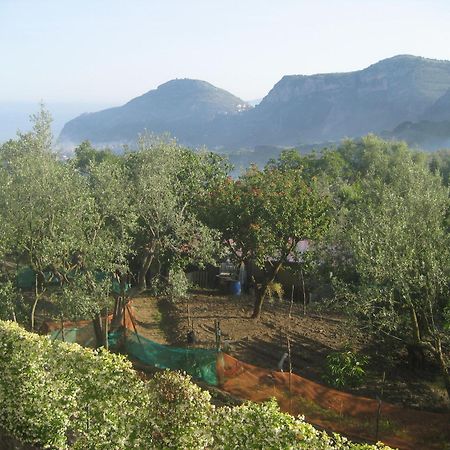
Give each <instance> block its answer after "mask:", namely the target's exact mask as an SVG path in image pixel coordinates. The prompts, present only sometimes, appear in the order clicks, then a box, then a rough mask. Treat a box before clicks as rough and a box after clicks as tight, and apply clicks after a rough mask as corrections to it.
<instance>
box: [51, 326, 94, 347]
mask: <svg viewBox="0 0 450 450" xmlns="http://www.w3.org/2000/svg"><path fill="white" fill-rule="evenodd" d="M63 336H64V339H63ZM50 339H51V340H58V341H62V340H64V342H71V343H76V344H80V345H82V346H83V347H92V348H95V346H96V339H95V333H94V328H93V326H92V324H88V325H85V326H83V327H76V328H64V335H63V331H62V329H58V330H54V331H52V332H51V333H50Z"/></svg>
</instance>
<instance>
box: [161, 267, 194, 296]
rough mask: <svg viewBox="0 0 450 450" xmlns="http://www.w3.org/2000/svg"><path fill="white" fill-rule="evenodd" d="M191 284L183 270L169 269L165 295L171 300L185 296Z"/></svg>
mask: <svg viewBox="0 0 450 450" xmlns="http://www.w3.org/2000/svg"><path fill="white" fill-rule="evenodd" d="M190 287H191V284H190V283H189V280H188V279H187V277H186V274H185V273H184V270H180V269H178V270H177V269H175V268H174V269H171V270H170V271H169V280H168V283H167V287H166V295H167V297H169V299H170V300H171V301H173V302H176V301H178V300H182V299H184V298H187V296H188V292H189V289H190Z"/></svg>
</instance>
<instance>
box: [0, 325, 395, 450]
mask: <svg viewBox="0 0 450 450" xmlns="http://www.w3.org/2000/svg"><path fill="white" fill-rule="evenodd" d="M0 428H2V429H3V430H5V431H6V432H7V433H8V434H10V435H11V436H13V437H15V438H17V439H19V440H20V441H22V442H24V443H29V444H34V445H38V446H40V447H42V448H52V449H69V448H70V449H141V450H144V449H224V450H228V449H230V450H231V449H239V448H246V449H261V448H264V449H315V450H334V449H339V450H341V449H342V450H343V449H349V450H350V449H352V450H353V449H354V450H371V449H385V450H387V449H388V447H385V446H383V445H382V444H377V445H376V446H372V445H368V444H355V443H351V442H349V441H348V440H346V439H345V438H343V437H341V436H339V435H333V436H330V435H327V434H326V433H324V432H320V431H318V430H316V429H315V428H314V427H313V426H312V425H310V424H307V423H305V422H304V421H303V419H302V418H300V417H299V418H294V417H292V416H290V415H288V414H284V413H282V412H280V410H279V408H278V406H277V405H276V403H275V402H274V401H271V402H267V403H263V404H255V403H247V404H244V405H240V406H236V407H220V408H219V407H217V408H216V407H215V406H214V405H212V404H211V402H210V395H209V393H208V392H206V391H202V390H201V389H200V388H199V387H198V386H197V385H195V384H194V383H192V382H191V381H190V378H189V377H187V376H185V375H183V374H180V373H177V372H169V371H166V372H161V373H159V374H158V375H156V376H155V377H154V378H152V379H150V380H148V381H145V380H143V379H141V378H139V376H138V374H137V373H136V372H135V371H134V370H133V368H132V366H131V363H130V362H129V361H127V360H126V359H125V358H124V357H123V356H121V355H117V354H113V353H110V352H107V351H92V350H89V349H85V348H82V347H80V346H79V345H77V344H68V343H63V342H59V341H54V342H53V341H50V339H49V338H48V337H46V336H39V335H36V334H32V333H29V332H27V331H25V330H24V329H22V328H21V327H19V326H18V325H17V324H15V323H12V322H3V321H0Z"/></svg>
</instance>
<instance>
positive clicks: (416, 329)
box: [409, 304, 421, 345]
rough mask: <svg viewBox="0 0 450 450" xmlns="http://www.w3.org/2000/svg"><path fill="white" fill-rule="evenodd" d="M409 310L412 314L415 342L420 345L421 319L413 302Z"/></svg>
mask: <svg viewBox="0 0 450 450" xmlns="http://www.w3.org/2000/svg"><path fill="white" fill-rule="evenodd" d="M409 311H410V315H411V326H412V329H411V331H412V335H413V342H414V344H416V345H420V343H421V337H420V328H419V321H418V320H417V314H416V310H415V308H414V306H413V305H412V304H410V307H409Z"/></svg>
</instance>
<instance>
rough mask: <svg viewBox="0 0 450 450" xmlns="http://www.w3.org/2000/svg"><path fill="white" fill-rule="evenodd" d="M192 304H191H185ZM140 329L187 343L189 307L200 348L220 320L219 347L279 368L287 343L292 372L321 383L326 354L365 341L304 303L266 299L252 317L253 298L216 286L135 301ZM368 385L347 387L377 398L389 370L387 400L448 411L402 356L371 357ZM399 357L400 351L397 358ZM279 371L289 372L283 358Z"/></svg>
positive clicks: (442, 397) (360, 346)
mask: <svg viewBox="0 0 450 450" xmlns="http://www.w3.org/2000/svg"><path fill="white" fill-rule="evenodd" d="M188 305H189V307H188ZM133 306H134V308H135V315H136V319H137V327H138V331H139V333H142V335H144V336H145V337H147V338H148V339H152V340H154V341H156V342H159V343H162V344H172V345H178V346H186V344H187V341H186V336H187V333H188V331H189V329H190V326H189V325H188V309H189V315H190V320H191V321H192V323H193V328H194V331H195V334H196V338H197V346H198V347H203V348H205V347H211V348H213V347H214V346H215V332H214V322H215V320H218V321H219V322H220V328H221V331H222V346H223V349H224V350H225V351H226V352H227V353H228V354H230V355H232V356H234V357H236V358H238V359H239V360H241V361H243V362H247V363H249V364H253V365H255V366H259V367H262V368H267V369H272V370H277V366H278V363H279V361H280V359H281V357H282V355H283V354H284V353H285V352H286V351H287V336H288V335H289V338H290V343H291V355H292V369H293V372H295V373H297V374H299V375H301V376H303V377H305V378H308V379H311V380H314V381H317V382H319V383H323V378H322V374H323V373H324V370H325V366H326V357H327V355H329V354H330V353H331V352H333V351H336V350H341V349H342V348H343V347H345V346H346V345H348V346H350V347H351V348H352V349H353V350H354V351H360V352H363V353H367V352H369V354H370V352H371V351H372V350H370V343H369V342H366V341H365V339H364V337H362V336H361V335H360V333H356V332H355V331H354V330H353V329H351V328H350V327H349V326H348V324H347V322H346V320H345V317H342V316H340V315H337V314H333V313H330V312H328V313H324V312H321V313H319V312H318V310H317V309H316V310H315V309H313V308H309V310H308V313H307V315H306V316H304V315H303V311H302V308H301V307H300V306H299V305H298V304H295V303H294V304H293V307H292V310H291V317H289V311H290V303H289V302H287V301H283V302H279V301H276V302H272V303H271V302H265V304H264V307H263V312H262V315H261V319H260V320H258V321H255V320H252V319H249V317H250V315H251V312H252V307H253V302H252V300H251V299H250V298H249V297H246V296H241V297H231V296H224V295H219V294H218V293H217V292H216V291H198V292H196V293H195V294H193V295H192V296H191V298H190V299H189V302H179V303H175V304H173V303H169V302H167V301H165V300H161V299H159V300H157V299H155V298H151V297H144V296H140V297H137V298H135V299H133ZM372 356H373V357H372V358H371V360H372V363H371V364H370V365H369V367H368V375H367V379H366V381H365V383H364V384H363V385H362V386H360V387H358V388H356V389H352V390H348V392H352V393H354V394H357V395H363V396H368V397H372V398H376V397H377V396H378V395H379V393H380V390H381V385H382V374H383V371H385V372H386V381H385V383H384V395H383V399H384V400H386V401H389V402H392V403H396V404H400V405H404V406H408V407H412V408H419V409H424V410H429V411H445V410H447V407H448V402H447V399H446V393H445V390H444V389H443V386H442V383H440V380H439V376H438V375H437V374H435V373H416V372H413V371H411V370H409V369H408V367H407V366H406V365H405V363H404V361H402V360H401V359H400V360H399V361H398V364H396V365H394V366H390V367H383V366H382V365H380V363H379V361H380V359H379V358H378V359H377V358H376V357H375V355H372ZM400 356H401V355H399V357H400ZM284 370H289V367H288V361H287V360H286V362H285V365H284Z"/></svg>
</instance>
